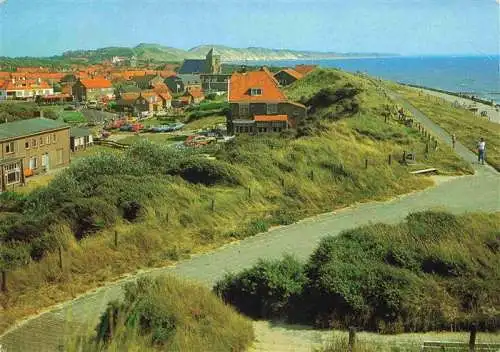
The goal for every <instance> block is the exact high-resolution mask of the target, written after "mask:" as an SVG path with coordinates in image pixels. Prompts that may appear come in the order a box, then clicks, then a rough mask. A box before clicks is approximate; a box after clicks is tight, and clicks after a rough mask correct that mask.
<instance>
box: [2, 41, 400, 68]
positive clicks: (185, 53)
mask: <svg viewBox="0 0 500 352" xmlns="http://www.w3.org/2000/svg"><path fill="white" fill-rule="evenodd" d="M211 48H215V49H216V50H217V51H218V52H219V53H220V54H221V55H222V60H223V61H246V60H287V59H288V60H295V59H328V58H337V57H360V56H372V57H377V56H387V55H391V56H393V55H395V54H382V53H334V52H317V51H300V50H289V49H267V48H258V47H250V48H231V47H227V46H223V45H200V46H197V47H194V48H191V49H189V50H183V49H177V48H173V47H169V46H164V45H160V44H150V43H141V44H139V45H137V46H135V47H133V48H127V47H106V48H99V49H94V50H71V51H67V52H65V53H63V54H62V55H60V56H53V57H51V58H7V57H0V66H5V67H10V66H13V67H15V66H22V65H24V66H28V65H32V66H52V65H53V66H55V67H59V66H61V65H63V66H64V65H65V66H69V65H70V64H71V63H76V62H78V60H81V59H83V60H84V62H88V63H99V62H102V61H103V60H109V59H111V58H112V57H113V56H124V57H132V56H134V55H135V56H136V57H137V59H138V60H140V61H152V62H174V61H175V62H179V61H182V60H184V59H189V58H204V57H205V55H207V53H208V51H209V50H210V49H211Z"/></svg>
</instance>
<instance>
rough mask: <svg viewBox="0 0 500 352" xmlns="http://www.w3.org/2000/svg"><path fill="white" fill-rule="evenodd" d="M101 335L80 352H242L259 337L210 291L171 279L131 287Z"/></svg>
mask: <svg viewBox="0 0 500 352" xmlns="http://www.w3.org/2000/svg"><path fill="white" fill-rule="evenodd" d="M96 332H97V333H96V336H95V338H93V339H91V340H87V341H83V343H80V344H79V346H77V347H78V348H77V350H83V351H97V350H99V351H122V350H137V351H213V352H223V351H227V352H233V351H234V352H237V351H238V352H239V351H241V352H242V351H245V350H247V348H248V347H249V345H250V344H251V342H252V340H253V337H254V336H253V328H252V324H251V322H249V321H248V320H246V319H244V318H242V317H240V316H239V315H237V314H236V313H235V312H234V311H233V310H231V309H230V308H229V307H227V306H225V305H224V304H223V303H222V302H221V301H220V300H218V299H217V297H216V296H215V295H213V294H212V293H210V292H209V291H208V290H207V289H206V288H203V287H200V286H196V285H192V284H187V283H185V282H183V281H180V280H178V279H173V278H169V277H159V278H156V279H155V280H152V279H146V278H141V279H139V280H137V282H133V283H129V284H127V285H126V286H125V297H124V300H123V301H121V302H116V301H115V302H111V303H109V304H108V307H107V309H106V311H105V312H103V314H102V315H101V317H100V320H99V323H98V325H97V327H96Z"/></svg>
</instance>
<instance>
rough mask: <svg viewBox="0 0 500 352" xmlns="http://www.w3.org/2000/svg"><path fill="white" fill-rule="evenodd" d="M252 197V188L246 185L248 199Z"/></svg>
mask: <svg viewBox="0 0 500 352" xmlns="http://www.w3.org/2000/svg"><path fill="white" fill-rule="evenodd" d="M250 198H252V189H251V188H250V187H248V199H250Z"/></svg>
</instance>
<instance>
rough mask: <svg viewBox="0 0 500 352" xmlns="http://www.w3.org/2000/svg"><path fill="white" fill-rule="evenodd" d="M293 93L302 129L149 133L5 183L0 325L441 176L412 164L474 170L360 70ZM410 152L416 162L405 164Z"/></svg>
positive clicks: (323, 73) (318, 79) (0, 210)
mask: <svg viewBox="0 0 500 352" xmlns="http://www.w3.org/2000/svg"><path fill="white" fill-rule="evenodd" d="M287 94H288V95H289V97H291V98H292V99H293V100H296V101H297V100H300V101H303V102H304V103H306V104H308V105H309V106H310V107H311V113H310V115H309V118H308V120H307V121H305V122H304V123H303V124H301V126H299V129H298V131H296V132H295V131H291V130H290V131H287V132H286V133H283V134H282V135H279V134H272V135H263V136H254V137H252V136H238V137H237V138H236V139H235V140H233V141H231V142H228V143H225V144H223V145H218V146H216V147H207V148H200V149H174V148H171V147H170V146H168V145H166V144H158V143H153V142H151V141H147V140H146V141H145V140H142V141H141V142H138V143H135V144H133V145H132V146H131V147H130V148H129V149H128V150H126V151H124V152H121V151H115V150H113V152H102V153H98V154H97V155H93V156H89V157H87V158H84V159H80V160H79V161H78V162H74V163H72V165H71V166H70V167H69V168H68V169H66V170H63V171H61V172H60V173H59V174H58V175H57V176H56V177H55V178H54V179H53V180H52V181H51V182H50V183H49V184H48V185H47V186H43V187H40V188H39V189H36V190H34V191H33V192H31V193H29V194H25V195H22V194H19V193H13V192H4V193H2V194H1V195H0V270H6V271H7V272H8V278H9V279H8V292H7V293H5V292H1V293H0V305H1V307H2V309H0V331H1V330H4V329H6V328H7V327H8V326H9V325H10V324H12V323H13V322H14V321H15V320H16V319H18V318H20V317H22V316H25V315H27V314H30V313H33V312H34V311H36V310H38V309H40V308H43V307H47V306H50V305H51V304H54V303H56V302H58V301H61V300H64V299H67V298H68V297H71V296H72V295H75V294H77V293H81V292H84V291H86V290H88V289H90V288H93V287H95V286H96V285H99V284H100V283H102V282H103V281H106V280H110V279H114V278H116V277H118V276H120V275H122V274H124V273H127V272H133V271H135V270H137V269H139V268H144V267H155V266H165V265H169V264H171V263H172V262H175V261H177V260H179V259H182V258H186V257H187V256H189V255H190V254H191V253H196V252H199V251H203V250H207V249H210V248H214V247H216V246H220V245H222V244H225V243H227V242H230V241H234V240H236V239H241V238H244V237H248V236H252V235H254V234H256V233H260V232H265V231H267V229H268V228H270V227H271V226H275V225H286V224H290V223H293V222H295V221H297V220H299V219H301V218H304V217H307V216H311V215H315V214H319V213H324V212H327V211H331V210H332V209H336V208H341V207H345V206H347V205H350V204H353V203H355V202H361V201H368V200H374V199H376V200H381V199H387V198H391V197H394V196H396V195H400V194H404V193H408V192H411V191H414V190H421V189H424V188H426V187H428V186H430V185H432V181H431V180H430V179H429V178H427V177H416V176H413V175H411V174H410V173H409V171H411V170H412V167H422V168H425V167H429V166H433V167H436V168H438V169H439V170H440V172H443V173H445V174H446V173H449V174H466V173H471V172H472V170H471V168H470V166H469V165H468V164H467V163H465V162H463V161H461V160H460V159H459V158H458V157H457V156H455V155H454V153H453V152H452V151H451V149H449V148H446V147H445V146H443V147H441V148H440V150H439V153H435V152H432V151H430V152H429V153H428V154H427V156H425V153H424V151H425V147H426V140H425V139H424V138H423V137H422V136H421V135H420V134H419V133H418V131H417V130H415V129H414V128H413V129H412V128H409V127H407V126H405V125H404V124H402V123H400V122H399V120H398V119H397V118H396V115H395V113H394V111H393V110H394V109H393V107H391V105H390V104H391V102H390V101H389V100H388V99H387V98H386V97H385V96H384V95H383V93H382V92H381V91H379V90H377V87H376V85H375V84H374V83H372V82H371V81H370V80H368V79H366V78H364V77H361V76H356V75H352V74H348V73H345V72H342V71H339V70H317V71H316V72H314V73H311V74H310V75H308V77H307V78H306V79H304V80H302V81H299V82H297V83H296V84H294V85H292V86H291V87H290V88H289V89H287ZM405 150H414V151H415V152H416V153H417V155H418V157H417V162H418V163H419V164H418V165H416V166H407V165H405V164H404V163H399V162H398V160H400V158H401V155H402V154H403V152H404V151H405ZM207 154H209V155H210V156H212V157H213V158H207V157H206V155H207ZM389 155H390V156H391V157H392V159H391V160H392V163H388V156H389ZM367 161H368V162H367ZM115 231H116V232H115ZM115 234H117V235H116V236H117V237H116V238H118V240H117V243H118V244H117V245H115V240H114V239H115ZM59 249H61V254H62V257H64V260H63V264H60V263H59Z"/></svg>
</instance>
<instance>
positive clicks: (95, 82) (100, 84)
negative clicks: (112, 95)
mask: <svg viewBox="0 0 500 352" xmlns="http://www.w3.org/2000/svg"><path fill="white" fill-rule="evenodd" d="M80 82H82V84H83V85H84V86H85V88H112V87H113V86H112V84H111V82H110V81H108V80H107V79H104V78H94V79H80Z"/></svg>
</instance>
